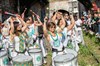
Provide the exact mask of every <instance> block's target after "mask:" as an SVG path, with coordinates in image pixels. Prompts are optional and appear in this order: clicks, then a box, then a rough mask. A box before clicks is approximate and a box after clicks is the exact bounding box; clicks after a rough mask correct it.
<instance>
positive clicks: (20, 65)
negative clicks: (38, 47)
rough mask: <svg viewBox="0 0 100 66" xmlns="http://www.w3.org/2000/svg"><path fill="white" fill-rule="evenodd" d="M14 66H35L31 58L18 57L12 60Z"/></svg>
mask: <svg viewBox="0 0 100 66" xmlns="http://www.w3.org/2000/svg"><path fill="white" fill-rule="evenodd" d="M12 62H13V66H33V61H32V57H31V56H26V55H18V56H16V57H14V58H13V59H12Z"/></svg>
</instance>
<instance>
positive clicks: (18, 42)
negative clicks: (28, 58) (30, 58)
mask: <svg viewBox="0 0 100 66" xmlns="http://www.w3.org/2000/svg"><path fill="white" fill-rule="evenodd" d="M16 16H17V18H18V19H19V20H20V22H21V24H20V23H19V22H17V21H14V22H13V28H12V29H13V32H12V34H13V41H14V44H15V51H16V52H17V53H24V52H25V50H26V45H25V36H24V34H23V33H24V32H25V29H26V28H27V25H26V23H25V22H24V21H23V19H22V18H21V17H20V16H19V15H16Z"/></svg>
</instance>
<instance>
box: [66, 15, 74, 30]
mask: <svg viewBox="0 0 100 66" xmlns="http://www.w3.org/2000/svg"><path fill="white" fill-rule="evenodd" d="M70 18H71V25H69V26H68V27H67V30H68V31H69V30H71V29H72V28H73V27H74V25H75V20H74V18H73V15H70Z"/></svg>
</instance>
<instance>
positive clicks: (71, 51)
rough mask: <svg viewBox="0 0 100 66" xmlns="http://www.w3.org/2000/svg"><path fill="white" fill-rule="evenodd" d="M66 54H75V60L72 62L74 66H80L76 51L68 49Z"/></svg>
mask: <svg viewBox="0 0 100 66" xmlns="http://www.w3.org/2000/svg"><path fill="white" fill-rule="evenodd" d="M66 53H67V54H73V55H74V59H73V61H72V63H73V66H78V60H77V59H78V58H77V57H78V53H77V52H76V51H75V50H72V49H66Z"/></svg>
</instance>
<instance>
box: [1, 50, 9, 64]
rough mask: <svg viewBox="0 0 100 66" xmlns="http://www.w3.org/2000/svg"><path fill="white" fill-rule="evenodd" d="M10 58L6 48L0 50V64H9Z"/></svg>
mask: <svg viewBox="0 0 100 66" xmlns="http://www.w3.org/2000/svg"><path fill="white" fill-rule="evenodd" d="M8 62H9V59H8V55H7V52H6V51H5V50H0V66H6V65H8Z"/></svg>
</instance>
